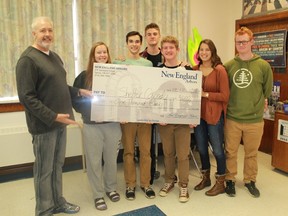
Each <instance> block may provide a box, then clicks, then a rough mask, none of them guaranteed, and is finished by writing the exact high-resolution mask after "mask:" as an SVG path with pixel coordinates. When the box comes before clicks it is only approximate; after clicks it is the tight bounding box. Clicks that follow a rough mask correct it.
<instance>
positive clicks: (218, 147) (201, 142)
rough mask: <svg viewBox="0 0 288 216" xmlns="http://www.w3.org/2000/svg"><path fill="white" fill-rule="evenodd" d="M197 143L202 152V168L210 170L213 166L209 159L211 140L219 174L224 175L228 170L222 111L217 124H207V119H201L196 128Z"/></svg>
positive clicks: (200, 152)
mask: <svg viewBox="0 0 288 216" xmlns="http://www.w3.org/2000/svg"><path fill="white" fill-rule="evenodd" d="M194 133H195V139H196V145H197V147H198V151H199V154H200V159H201V164H202V170H208V169H210V167H211V164H210V159H209V151H208V145H209V143H208V142H210V144H211V146H212V150H213V154H214V156H215V159H216V163H217V173H216V174H218V175H224V174H225V171H226V158H225V153H224V146H223V144H224V115H223V113H222V115H221V117H220V119H219V121H218V122H217V124H216V125H211V124H207V122H206V121H205V120H203V119H202V118H201V119H200V125H198V126H197V127H195V128H194Z"/></svg>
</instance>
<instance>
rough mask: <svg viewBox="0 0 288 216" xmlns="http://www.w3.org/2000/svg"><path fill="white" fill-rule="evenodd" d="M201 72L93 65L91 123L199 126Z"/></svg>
mask: <svg viewBox="0 0 288 216" xmlns="http://www.w3.org/2000/svg"><path fill="white" fill-rule="evenodd" d="M201 86H202V73H201V71H192V70H185V68H182V67H179V68H175V69H168V68H165V67H164V68H155V67H144V66H134V65H118V64H100V63H94V69H93V85H92V91H93V99H92V105H91V106H92V109H91V120H92V121H96V122H141V123H167V124H199V122H200V107H201Z"/></svg>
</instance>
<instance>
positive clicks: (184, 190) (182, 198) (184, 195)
mask: <svg viewBox="0 0 288 216" xmlns="http://www.w3.org/2000/svg"><path fill="white" fill-rule="evenodd" d="M188 200H189V192H188V185H187V184H183V185H182V186H181V187H180V191H179V202H181V203H185V202H187V201H188Z"/></svg>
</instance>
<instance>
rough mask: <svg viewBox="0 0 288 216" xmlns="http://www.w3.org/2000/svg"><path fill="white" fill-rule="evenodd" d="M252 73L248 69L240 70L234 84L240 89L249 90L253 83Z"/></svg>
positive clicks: (234, 78) (234, 77)
mask: <svg viewBox="0 0 288 216" xmlns="http://www.w3.org/2000/svg"><path fill="white" fill-rule="evenodd" d="M252 79H253V76H252V73H251V72H250V71H249V70H248V69H246V68H240V69H239V70H237V71H236V73H235V74H234V76H233V83H234V84H235V85H236V86H237V87H238V88H247V87H248V86H249V85H250V84H251V82H252Z"/></svg>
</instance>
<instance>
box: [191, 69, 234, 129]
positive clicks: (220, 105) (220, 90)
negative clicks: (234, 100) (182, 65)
mask: <svg viewBox="0 0 288 216" xmlns="http://www.w3.org/2000/svg"><path fill="white" fill-rule="evenodd" d="M193 70H199V66H198V65H197V66H194V67H193ZM202 89H203V91H204V92H208V93H209V96H208V98H205V97H202V100H201V118H202V119H204V120H205V121H206V122H207V123H208V124H212V125H215V124H216V123H217V122H218V121H219V119H220V116H221V113H222V111H224V117H225V116H226V109H227V103H228V100H229V95H230V90H229V81H228V75H227V72H226V70H225V68H224V67H223V65H217V66H216V67H215V68H214V69H213V71H212V72H211V73H210V74H208V75H207V76H203V79H202Z"/></svg>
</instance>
